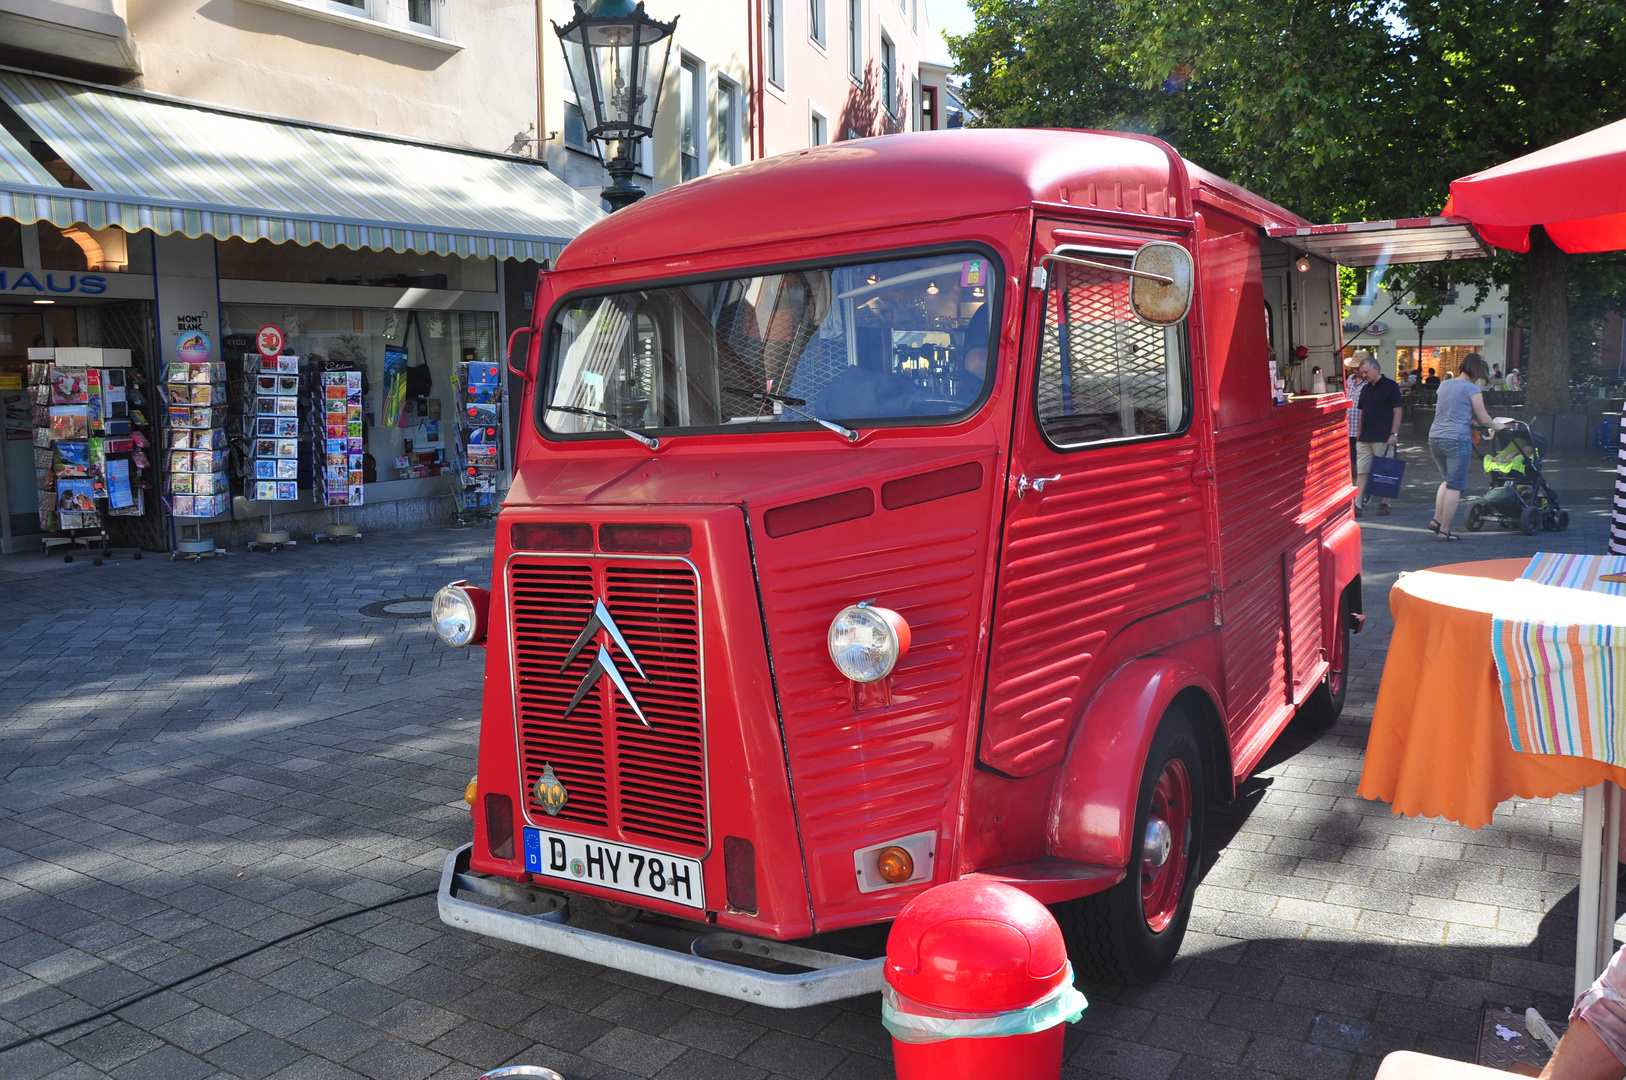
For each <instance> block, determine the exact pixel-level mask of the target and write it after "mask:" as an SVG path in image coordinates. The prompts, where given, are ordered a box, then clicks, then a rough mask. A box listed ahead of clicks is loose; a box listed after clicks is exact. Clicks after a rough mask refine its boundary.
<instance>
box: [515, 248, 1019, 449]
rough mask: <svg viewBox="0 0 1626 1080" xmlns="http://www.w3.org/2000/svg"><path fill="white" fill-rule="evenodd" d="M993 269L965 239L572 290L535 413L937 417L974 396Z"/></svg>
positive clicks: (558, 423)
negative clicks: (839, 261)
mask: <svg viewBox="0 0 1626 1080" xmlns="http://www.w3.org/2000/svg"><path fill="white" fill-rule="evenodd" d="M996 278H997V275H996V274H995V272H994V265H993V260H992V259H990V258H989V257H988V256H986V255H984V254H980V253H976V252H969V251H968V252H950V253H948V254H936V255H926V256H921V257H916V258H907V259H886V260H877V261H873V262H865V263H858V264H851V265H844V266H830V267H812V268H806V267H804V268H800V269H796V270H791V271H785V272H783V273H772V274H763V275H759V276H753V277H737V278H728V279H725V280H720V281H708V282H699V283H692V284H686V285H674V286H671V287H666V288H647V289H642V290H639V291H636V292H619V293H613V294H609V295H602V296H592V295H586V296H577V297H575V298H573V299H572V300H569V301H567V302H566V303H565V304H564V306H563V307H562V308H561V309H560V310H559V311H558V312H557V314H556V315H555V316H554V319H553V325H552V328H551V333H550V334H549V343H550V344H549V354H548V368H547V371H548V381H547V389H546V393H545V394H544V395H539V397H540V398H541V400H542V403H543V404H542V411H541V415H540V416H539V420H540V421H541V423H542V424H543V426H544V427H545V429H546V430H548V431H550V432H553V433H556V434H586V433H595V432H604V433H610V432H613V431H614V429H615V428H617V427H620V428H624V429H632V430H639V431H646V430H647V431H650V432H655V431H663V430H664V431H670V430H673V429H702V430H703V429H708V428H709V429H713V430H720V429H728V430H735V429H737V428H738V427H742V426H746V427H748V426H749V425H763V424H773V425H784V424H803V425H806V424H809V423H811V422H813V420H814V419H817V420H824V421H833V422H836V423H839V424H846V425H851V426H853V427H857V426H860V425H864V426H869V425H872V424H876V423H894V424H895V423H909V422H929V421H931V420H933V419H937V420H941V419H944V418H947V417H952V416H955V415H958V414H961V413H964V412H967V411H968V410H970V409H971V408H972V407H973V406H974V405H976V404H977V402H978V401H979V400H981V398H982V393H983V383H984V378H985V374H986V372H987V371H988V366H989V357H990V353H991V351H992V349H993V347H994V335H993V334H992V333H991V332H990V328H989V323H990V316H991V315H993V314H994V313H995V311H996V310H997V309H996V306H995V302H996V300H997V297H998V292H997V283H996ZM994 325H995V326H996V327H997V325H998V322H997V320H994Z"/></svg>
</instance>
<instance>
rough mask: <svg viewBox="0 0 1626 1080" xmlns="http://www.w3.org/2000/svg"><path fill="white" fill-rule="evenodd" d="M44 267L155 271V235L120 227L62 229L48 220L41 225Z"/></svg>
mask: <svg viewBox="0 0 1626 1080" xmlns="http://www.w3.org/2000/svg"><path fill="white" fill-rule="evenodd" d="M38 229H39V238H40V266H42V267H44V268H45V269H46V270H78V271H83V272H87V273H89V272H93V273H98V274H126V273H128V274H150V273H152V234H151V233H149V232H138V233H136V234H134V235H133V236H132V235H130V234H128V233H126V232H125V231H124V230H123V229H120V228H116V227H115V228H108V229H92V228H89V227H87V226H84V225H71V226H69V227H68V228H66V229H58V228H57V227H56V226H55V225H52V224H51V223H50V222H48V221H42V222H40V223H39V225H38Z"/></svg>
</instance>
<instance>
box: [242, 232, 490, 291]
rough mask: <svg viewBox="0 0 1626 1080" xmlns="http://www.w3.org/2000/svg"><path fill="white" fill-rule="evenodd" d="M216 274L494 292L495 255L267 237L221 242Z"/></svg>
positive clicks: (390, 286)
mask: <svg viewBox="0 0 1626 1080" xmlns="http://www.w3.org/2000/svg"><path fill="white" fill-rule="evenodd" d="M216 250H217V251H218V252H219V265H220V276H221V277H222V278H224V279H226V280H228V281H299V282H309V283H321V284H324V285H374V286H382V287H385V288H395V289H460V290H464V291H467V292H496V291H497V262H496V260H495V259H459V258H457V257H456V256H453V255H430V254H419V253H417V252H411V251H369V250H361V251H351V250H350V249H349V248H328V247H322V246H321V245H319V244H313V245H311V246H309V247H302V246H300V245H298V244H273V243H271V242H270V241H269V240H256V241H254V242H253V243H250V242H248V241H246V240H238V239H231V240H221V241H220V242H219V243H218V245H217V248H216Z"/></svg>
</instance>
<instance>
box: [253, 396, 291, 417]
mask: <svg viewBox="0 0 1626 1080" xmlns="http://www.w3.org/2000/svg"><path fill="white" fill-rule="evenodd" d="M260 400H261V401H264V400H265V399H264V398H261V399H260ZM273 400H275V401H276V403H277V415H278V416H298V415H299V399H298V398H296V397H279V398H275V399H273Z"/></svg>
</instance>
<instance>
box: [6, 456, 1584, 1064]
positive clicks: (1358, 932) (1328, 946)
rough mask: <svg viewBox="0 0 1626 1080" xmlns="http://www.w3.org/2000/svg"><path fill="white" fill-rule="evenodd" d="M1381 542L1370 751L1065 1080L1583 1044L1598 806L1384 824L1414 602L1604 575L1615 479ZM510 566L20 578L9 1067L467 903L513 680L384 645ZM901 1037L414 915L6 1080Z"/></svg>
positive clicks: (440, 559)
mask: <svg viewBox="0 0 1626 1080" xmlns="http://www.w3.org/2000/svg"><path fill="white" fill-rule="evenodd" d="M1406 453H1407V457H1408V459H1409V460H1410V461H1411V469H1410V470H1409V471H1410V473H1411V479H1412V481H1413V484H1412V487H1411V489H1410V490H1408V491H1407V492H1406V493H1405V495H1404V497H1403V498H1402V499H1401V501H1400V505H1399V507H1398V508H1397V510H1396V512H1395V513H1394V514H1393V515H1391V516H1388V517H1383V518H1375V517H1371V518H1368V519H1367V520H1366V522H1365V523H1364V524H1365V526H1366V532H1365V536H1366V576H1365V582H1366V596H1367V609H1368V616H1369V621H1368V629H1367V631H1366V632H1365V633H1364V634H1362V635H1361V636H1359V637H1358V638H1356V639H1355V652H1354V658H1353V660H1354V672H1353V680H1352V686H1351V690H1350V695H1349V705H1348V709H1347V712H1346V714H1345V718H1344V720H1343V722H1342V723H1341V724H1340V725H1339V726H1337V727H1335V728H1334V729H1332V730H1331V731H1329V732H1325V733H1321V734H1319V735H1318V736H1314V737H1308V736H1303V735H1299V734H1296V733H1291V732H1290V733H1289V734H1288V735H1287V736H1286V737H1284V739H1283V740H1282V741H1281V742H1280V743H1279V745H1278V746H1277V747H1276V748H1275V749H1274V750H1273V751H1272V752H1271V754H1270V756H1269V757H1268V758H1267V760H1266V762H1265V763H1264V765H1263V766H1262V767H1261V768H1260V770H1259V771H1258V773H1257V774H1256V775H1255V776H1254V777H1253V778H1251V780H1250V781H1249V782H1248V783H1247V785H1246V787H1245V789H1244V792H1243V797H1242V798H1241V799H1240V800H1239V801H1238V802H1237V803H1236V804H1235V806H1233V807H1231V808H1229V809H1228V810H1226V811H1224V812H1222V813H1221V814H1220V815H1219V817H1218V819H1217V821H1216V823H1215V826H1214V827H1213V828H1211V830H1210V832H1211V836H1210V842H1209V850H1208V852H1207V859H1206V863H1207V866H1206V876H1205V877H1204V880H1203V883H1202V885H1201V887H1200V888H1199V890H1198V893H1197V902H1196V910H1195V912H1194V914H1193V917H1192V925H1191V932H1190V934H1189V936H1188V938H1187V941H1186V946H1185V949H1184V951H1183V953H1182V954H1181V957H1180V959H1179V960H1178V961H1177V962H1176V964H1175V966H1174V968H1173V969H1172V970H1171V971H1170V972H1169V974H1168V975H1167V976H1166V977H1165V978H1164V979H1163V980H1162V981H1161V982H1159V983H1158V984H1156V985H1154V986H1151V987H1148V988H1144V989H1137V990H1133V991H1124V990H1111V989H1107V988H1099V987H1086V988H1085V989H1086V991H1087V992H1088V994H1089V996H1090V999H1091V1002H1092V1004H1091V1007H1090V1008H1089V1010H1088V1011H1087V1012H1086V1013H1085V1016H1084V1020H1083V1021H1082V1022H1081V1023H1079V1024H1078V1025H1076V1026H1074V1027H1073V1028H1072V1029H1071V1030H1070V1031H1069V1034H1068V1042H1067V1049H1068V1067H1067V1072H1066V1075H1067V1076H1069V1077H1071V1078H1076V1080H1082V1078H1086V1077H1097V1076H1113V1077H1149V1078H1153V1080H1163V1078H1168V1077H1181V1078H1219V1080H1224V1078H1228V1077H1233V1076H1235V1077H1244V1076H1246V1077H1269V1076H1292V1077H1316V1078H1320V1077H1328V1078H1354V1077H1359V1078H1364V1077H1370V1076H1372V1074H1373V1073H1374V1072H1375V1071H1376V1068H1377V1063H1378V1061H1379V1060H1380V1059H1381V1057H1382V1055H1383V1054H1385V1053H1387V1052H1388V1051H1390V1050H1393V1049H1397V1048H1418V1049H1424V1050H1430V1051H1434V1052H1438V1053H1441V1054H1445V1055H1447V1056H1452V1057H1458V1058H1468V1057H1471V1056H1472V1052H1473V1040H1474V1037H1475V1033H1476V1031H1477V1027H1478V1023H1479V1016H1480V1007H1481V1003H1482V1002H1484V1001H1486V1000H1491V1001H1495V1002H1499V1003H1507V1004H1514V1005H1518V1006H1520V1007H1523V1006H1524V1005H1526V1004H1531V1003H1533V1004H1536V1005H1538V1006H1539V1007H1540V1008H1541V1009H1542V1010H1543V1011H1544V1012H1546V1013H1548V1014H1549V1015H1562V1013H1563V1011H1564V1009H1565V1007H1566V1005H1567V1001H1568V988H1569V981H1570V964H1571V960H1572V954H1573V949H1574V909H1575V899H1574V896H1575V891H1576V881H1575V874H1576V871H1577V860H1576V858H1575V856H1574V852H1575V847H1576V841H1577V837H1578V832H1579V818H1580V809H1579V800H1578V799H1577V798H1576V797H1573V796H1571V797H1560V798H1557V799H1553V800H1551V801H1514V802H1511V803H1508V804H1506V805H1505V806H1503V807H1502V808H1501V811H1500V812H1499V813H1498V815H1497V818H1496V821H1495V822H1494V823H1493V824H1492V825H1491V826H1490V827H1487V828H1485V829H1482V830H1479V831H1477V832H1470V831H1469V830H1466V829H1463V828H1460V827H1458V826H1456V825H1453V824H1450V823H1447V822H1440V821H1427V820H1405V819H1400V818H1396V817H1394V816H1393V815H1392V814H1390V813H1389V811H1388V808H1387V807H1386V806H1384V805H1381V804H1374V803H1369V802H1365V801H1363V800H1361V799H1359V798H1357V797H1356V795H1355V785H1356V781H1357V779H1358V775H1359V769H1360V761H1361V750H1362V747H1363V745H1364V743H1365V733H1366V725H1367V723H1368V721H1369V719H1370V716H1371V711H1372V701H1373V698H1374V696H1375V694H1376V689H1377V682H1378V677H1379V674H1380V672H1381V668H1382V661H1383V652H1384V648H1385V645H1386V643H1387V640H1388V635H1389V630H1390V623H1389V616H1388V610H1387V604H1386V602H1385V596H1386V593H1387V590H1388V587H1389V585H1390V584H1391V583H1392V582H1393V580H1394V577H1395V575H1396V573H1397V572H1398V571H1400V570H1401V569H1405V568H1417V567H1422V566H1428V565H1432V564H1436V563H1439V562H1443V561H1448V560H1468V559H1478V558H1493V557H1502V556H1510V555H1520V554H1527V553H1529V552H1531V551H1533V550H1536V549H1537V548H1538V547H1540V548H1542V549H1545V550H1577V551H1601V550H1603V546H1604V538H1605V537H1606V535H1607V519H1606V516H1605V515H1606V514H1607V509H1608V503H1607V486H1608V483H1609V477H1610V466H1609V463H1608V462H1607V461H1605V460H1604V458H1603V457H1602V456H1601V455H1585V456H1578V457H1577V460H1576V461H1575V462H1574V463H1573V465H1572V466H1571V467H1570V468H1568V469H1563V470H1556V471H1557V472H1558V475H1559V476H1560V480H1559V484H1560V489H1561V490H1562V491H1565V492H1566V494H1567V495H1568V494H1570V493H1573V498H1571V500H1570V505H1571V507H1572V511H1573V512H1574V514H1575V520H1576V524H1575V526H1574V527H1573V528H1572V529H1571V530H1570V531H1569V532H1568V533H1565V534H1561V535H1554V534H1547V535H1545V536H1538V537H1536V538H1525V537H1523V536H1519V535H1515V534H1511V533H1506V534H1504V533H1500V532H1494V531H1493V532H1487V533H1483V534H1479V535H1471V534H1470V535H1468V536H1467V537H1466V538H1465V540H1464V541H1463V542H1462V543H1460V544H1452V545H1449V546H1441V545H1437V544H1435V543H1434V542H1433V540H1432V537H1430V536H1429V534H1427V533H1425V532H1423V531H1422V528H1421V526H1422V525H1423V523H1424V522H1425V521H1426V520H1427V519H1428V517H1429V516H1430V511H1429V509H1428V507H1427V505H1426V504H1428V503H1431V501H1432V491H1433V482H1432V481H1433V470H1432V466H1431V465H1430V463H1429V462H1428V461H1427V460H1426V457H1425V456H1424V454H1423V453H1421V451H1420V450H1419V448H1417V447H1416V446H1415V445H1413V446H1410V447H1408V449H1407V452H1406ZM489 553H490V533H489V531H478V530H475V531H467V532H460V531H455V530H438V531H422V532H414V533H399V534H393V535H384V534H376V535H370V536H368V537H367V539H366V540H365V541H364V542H362V543H361V544H357V545H351V546H347V547H328V546H323V547H320V548H317V547H313V546H301V547H300V549H299V550H297V551H286V552H279V553H263V552H262V553H248V552H242V551H238V552H236V553H234V554H233V555H231V556H230V557H229V558H225V559H215V560H210V561H206V562H204V563H201V564H197V565H194V564H190V563H178V564H177V563H170V562H168V561H166V560H164V559H162V558H161V557H160V558H154V557H151V556H149V557H148V558H147V559H144V560H142V561H140V562H133V561H123V562H117V563H114V562H110V563H108V564H107V565H104V566H102V567H92V566H89V565H87V564H86V563H85V562H84V561H78V562H76V563H74V564H73V565H71V566H66V565H63V564H61V563H60V562H59V561H54V560H53V561H47V560H43V559H40V558H39V557H37V556H27V557H8V558H6V559H4V560H0V596H4V598H5V603H4V604H3V605H0V629H3V631H4V633H5V638H4V640H5V641H6V643H7V648H6V651H5V654H4V655H3V656H0V686H3V687H4V691H3V696H0V1043H4V1042H9V1041H11V1040H13V1039H15V1038H19V1037H22V1036H24V1035H27V1034H31V1033H34V1032H39V1031H43V1030H46V1029H48V1028H52V1027H55V1026H57V1025H59V1024H63V1023H66V1022H69V1021H72V1020H76V1019H79V1018H82V1017H85V1016H89V1015H91V1014H92V1013H95V1012H97V1011H99V1010H100V1009H102V1008H104V1007H105V1006H106V1005H107V1004H109V1003H111V1002H114V1001H117V1000H121V999H123V998H124V997H126V996H128V995H130V994H132V993H136V992H140V991H142V990H144V989H148V988H152V987H155V986H159V985H162V984H165V983H168V982H170V981H171V980H173V979H176V978H179V977H181V976H184V975H187V974H189V973H191V972H194V971H196V970H198V969H199V968H202V967H205V966H207V965H209V964H211V963H214V962H217V961H219V960H220V959H222V958H224V957H228V956H232V955H234V954H236V953H239V952H241V951H243V950H244V949H246V948H249V947H252V946H253V945H255V944H258V943H262V942H265V941H269V940H271V939H273V938H277V937H279V936H281V935H284V934H287V933H289V932H291V931H296V930H299V929H301V928H304V927H308V926H311V925H312V924H313V923H315V922H318V921H321V920H324V919H328V918H331V917H334V916H338V915H343V914H344V913H346V912H349V911H355V910H357V909H359V908H361V907H365V906H367V905H371V904H375V903H378V902H380V901H384V900H389V899H392V898H395V897H399V896H404V895H409V894H411V893H415V892H420V891H424V890H432V889H433V888H434V886H435V884H436V875H437V872H438V870H439V867H440V865H441V862H442V860H443V858H444V856H445V853H446V852H447V851H448V850H449V849H450V848H452V847H454V846H456V845H457V844H460V843H463V842H464V841H465V840H466V839H467V836H468V832H469V825H468V814H467V812H466V810H465V808H464V806H463V803H462V799H461V792H462V787H463V785H464V783H465V782H466V781H467V779H468V777H469V775H470V774H471V772H472V769H473V760H474V743H475V738H476V719H477V716H476V711H477V688H478V686H479V682H480V668H479V663H480V660H481V659H482V658H481V656H480V654H479V653H478V651H477V650H476V651H473V655H465V654H460V653H457V652H453V651H451V650H447V649H444V648H441V647H439V645H438V644H437V643H436V642H435V641H434V639H433V636H432V634H431V633H430V631H429V629H428V627H427V624H426V622H425V621H424V620H423V619H421V618H412V619H392V618H375V617H368V616H366V615H363V614H361V613H360V611H359V609H361V608H363V607H365V606H366V605H368V604H370V603H374V602H376V601H380V600H388V599H395V598H402V597H425V596H427V595H429V594H430V593H431V592H432V591H433V589H434V588H436V587H438V586H439V585H440V584H442V583H444V582H446V581H448V580H451V579H453V578H456V577H461V576H468V577H470V578H472V579H473V580H475V581H483V580H485V579H486V578H487V577H488V576H489V566H488V561H487V560H488V558H489ZM878 1012H879V1006H878V1002H877V1001H876V1000H875V999H873V998H870V999H864V1000H859V1001H854V1002H848V1003H845V1004H843V1005H839V1006H827V1007H820V1008H814V1009H807V1010H802V1011H798V1012H777V1011H772V1010H765V1009H760V1008H757V1007H754V1006H750V1005H746V1004H742V1003H737V1002H733V1001H729V1000H726V999H722V998H714V997H711V996H708V995H704V994H698V993H693V992H689V991H685V990H680V989H674V988H672V987H669V986H666V985H664V984H661V983H656V982H653V981H650V980H647V979H643V978H639V977H636V976H631V975H627V974H625V973H621V972H615V971H608V970H604V969H600V968H595V967H591V966H589V965H585V964H577V963H574V962H571V961H565V960H561V959H558V958H552V957H549V958H544V957H542V956H540V955H538V954H534V953H530V952H527V951H526V950H523V949H519V948H517V947H510V946H507V945H503V944H500V943H492V942H486V941H481V940H477V939H475V938H472V937H469V936H466V935H463V934H459V933H454V932H451V931H448V930H447V929H445V928H444V927H442V925H441V924H440V923H439V921H438V920H437V919H436V917H435V909H434V902H433V900H432V899H416V900H411V901H408V902H405V903H402V904H399V905H396V906H393V907H390V908H387V909H385V910H382V911H377V912H372V913H368V914H363V915H359V916H356V917H354V918H350V919H347V920H345V921H343V922H341V923H338V924H337V925H334V926H332V927H330V928H327V929H323V930H320V931H318V932H317V933H315V934H313V935H310V936H307V937H304V938H300V939H297V940H294V941H291V942H288V943H286V944H283V945H279V946H276V947H273V948H270V949H268V950H266V951H264V952H261V953H259V954H257V955H255V956H254V957H252V958H250V959H248V960H245V961H241V962H238V963H234V964H231V965H228V966H226V967H224V968H222V969H220V970H216V971H214V972H212V973H210V974H208V975H206V976H204V977H202V978H199V979H196V980H194V981H191V982H188V983H186V984H185V985H184V986H182V987H181V988H180V989H178V990H174V991H165V992H162V993H159V994H157V995H155V996H153V997H151V998H149V999H147V1000H146V1001H143V1002H141V1003H140V1004H138V1005H135V1006H133V1007H131V1008H128V1009H125V1010H124V1011H122V1012H121V1013H120V1014H119V1015H118V1017H117V1018H116V1019H111V1018H110V1019H103V1020H98V1021H94V1022H91V1023H88V1024H85V1025H83V1026H81V1027H77V1028H74V1029H72V1030H70V1031H67V1032H64V1033H62V1034H60V1035H54V1036H51V1037H49V1038H46V1039H44V1040H40V1041H36V1042H33V1043H31V1044H29V1045H27V1046H26V1047H24V1048H21V1049H18V1050H13V1051H10V1052H8V1053H6V1054H5V1055H4V1056H3V1057H0V1076H4V1077H6V1078H7V1080H36V1078H42V1077H53V1078H56V1080H78V1078H81V1077H83V1078H90V1077H98V1076H108V1075H111V1076H114V1077H118V1078H120V1080H145V1078H153V1080H202V1078H204V1077H209V1076H217V1075H218V1076H236V1077H242V1078H244V1080H262V1078H266V1077H276V1078H278V1080H304V1078H318V1077H353V1076H365V1077H369V1078H371V1080H425V1078H429V1077H435V1078H447V1080H452V1078H456V1080H472V1078H473V1077H474V1076H475V1075H476V1074H477V1073H479V1072H480V1071H482V1070H485V1069H489V1068H494V1067H496V1066H499V1065H503V1064H506V1063H531V1064H541V1065H548V1066H551V1067H553V1068H555V1069H558V1070H559V1071H561V1072H563V1073H564V1074H565V1075H566V1076H567V1077H570V1078H571V1080H577V1078H586V1077H604V1078H615V1077H623V1076H639V1077H660V1078H673V1080H676V1078H682V1077H697V1078H700V1077H704V1078H708V1080H732V1078H742V1080H745V1078H757V1077H767V1076H773V1077H788V1078H794V1080H820V1078H825V1077H829V1078H832V1080H834V1078H857V1077H871V1076H873V1077H883V1076H889V1075H890V1074H891V1067H890V1060H889V1059H890V1053H889V1046H888V1042H887V1040H886V1038H885V1034H884V1032H883V1030H882V1029H881V1026H880V1024H879V1022H878V1019H877V1017H878Z"/></svg>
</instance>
